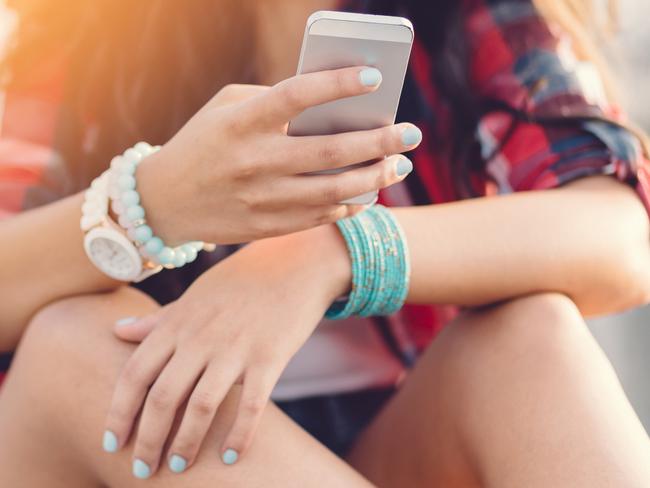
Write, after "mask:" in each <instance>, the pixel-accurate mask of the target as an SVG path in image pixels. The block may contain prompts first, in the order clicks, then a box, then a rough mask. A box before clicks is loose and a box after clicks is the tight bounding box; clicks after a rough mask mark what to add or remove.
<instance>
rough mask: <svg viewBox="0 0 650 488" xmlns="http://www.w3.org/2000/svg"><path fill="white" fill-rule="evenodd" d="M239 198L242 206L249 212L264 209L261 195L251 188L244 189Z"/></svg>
mask: <svg viewBox="0 0 650 488" xmlns="http://www.w3.org/2000/svg"><path fill="white" fill-rule="evenodd" d="M238 197H239V201H240V203H241V204H242V206H243V207H244V208H245V209H247V210H249V211H255V210H259V209H260V208H261V207H262V198H261V196H260V194H259V193H258V192H256V191H254V190H253V189H251V188H246V189H243V190H242V191H241V192H240V193H239V195H238Z"/></svg>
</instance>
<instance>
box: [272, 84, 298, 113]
mask: <svg viewBox="0 0 650 488" xmlns="http://www.w3.org/2000/svg"><path fill="white" fill-rule="evenodd" d="M276 89H277V94H278V97H279V98H280V99H281V100H282V103H283V104H285V105H287V106H288V107H289V108H291V109H300V108H302V106H303V97H302V94H301V92H300V89H299V88H298V84H297V83H291V80H285V81H282V82H280V83H278V84H277V85H276Z"/></svg>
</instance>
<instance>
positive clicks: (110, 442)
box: [102, 430, 117, 452]
mask: <svg viewBox="0 0 650 488" xmlns="http://www.w3.org/2000/svg"><path fill="white" fill-rule="evenodd" d="M102 447H103V448H104V451H106V452H117V436H116V435H115V434H113V432H111V431H110V430H106V431H104V438H103V439H102Z"/></svg>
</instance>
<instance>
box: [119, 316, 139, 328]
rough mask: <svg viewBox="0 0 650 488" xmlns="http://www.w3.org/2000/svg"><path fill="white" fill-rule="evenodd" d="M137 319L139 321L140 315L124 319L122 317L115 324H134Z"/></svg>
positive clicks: (120, 325) (122, 325)
mask: <svg viewBox="0 0 650 488" xmlns="http://www.w3.org/2000/svg"><path fill="white" fill-rule="evenodd" d="M137 321H138V317H124V318H123V319H120V320H118V321H117V322H115V325H117V326H118V327H124V326H127V325H131V324H134V323H135V322H137Z"/></svg>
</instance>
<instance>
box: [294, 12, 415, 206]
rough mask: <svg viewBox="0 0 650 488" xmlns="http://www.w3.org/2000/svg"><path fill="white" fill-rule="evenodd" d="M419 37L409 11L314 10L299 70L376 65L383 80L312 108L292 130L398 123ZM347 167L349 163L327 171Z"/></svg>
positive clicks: (304, 132)
mask: <svg viewBox="0 0 650 488" xmlns="http://www.w3.org/2000/svg"><path fill="white" fill-rule="evenodd" d="M413 38H414V33H413V26H412V25H411V22H409V21H408V20H407V19H405V18H403V17H390V16H382V15H367V14H353V13H347V12H329V11H320V12H316V13H314V14H313V15H311V16H310V17H309V19H308V20H307V27H306V29H305V35H304V38H303V44H302V50H301V54H300V61H299V65H298V74H303V73H311V72H315V71H324V70H331V69H338V68H344V67H349V66H372V67H375V68H377V69H378V70H379V71H380V73H381V76H382V82H381V86H380V87H379V88H378V89H377V90H376V91H374V92H372V93H368V94H365V95H361V96H357V97H351V98H345V99H341V100H336V101H333V102H328V103H325V104H322V105H318V106H315V107H310V108H308V109H307V110H305V111H304V112H303V113H301V114H300V115H298V116H297V117H296V118H294V119H293V120H292V121H291V123H290V125H289V131H288V133H289V135H292V136H308V135H325V134H337V133H341V132H352V131H359V130H368V129H376V128H379V127H385V126H388V125H391V124H393V123H394V122H395V116H396V114H397V107H398V104H399V99H400V96H401V92H402V86H403V84H404V77H405V75H406V69H407V67H408V61H409V56H410V52H411V46H412V44H413ZM386 156H388V155H386ZM359 163H360V164H368V163H367V162H362V161H360V162H359ZM352 167H355V166H351V167H350V168H352ZM341 171H345V169H336V170H328V171H325V172H324V173H338V172H341ZM376 199H377V192H376V191H375V192H370V193H366V194H363V195H361V196H358V197H356V198H353V199H349V200H345V201H344V202H342V203H346V204H371V203H374V202H375V201H376Z"/></svg>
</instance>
